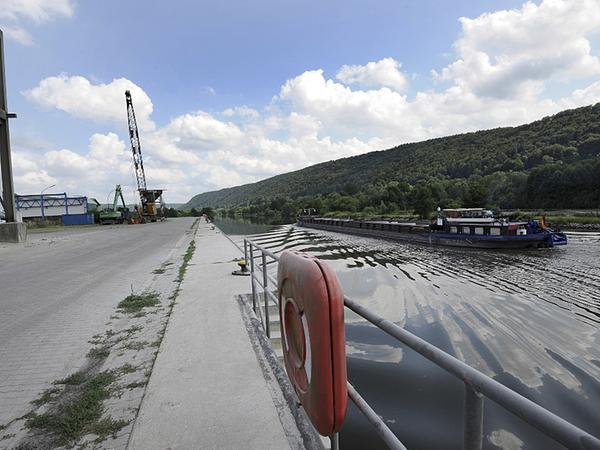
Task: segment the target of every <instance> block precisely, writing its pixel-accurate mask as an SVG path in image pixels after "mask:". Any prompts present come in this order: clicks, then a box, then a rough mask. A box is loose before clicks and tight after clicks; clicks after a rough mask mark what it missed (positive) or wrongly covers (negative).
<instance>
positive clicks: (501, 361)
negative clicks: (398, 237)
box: [219, 223, 600, 449]
mask: <svg viewBox="0 0 600 450" xmlns="http://www.w3.org/2000/svg"><path fill="white" fill-rule="evenodd" d="M219 226H221V227H222V229H223V231H225V232H226V233H228V234H230V235H231V237H232V239H233V240H234V241H237V242H242V240H243V235H245V234H248V235H249V236H250V237H251V238H252V239H253V240H256V241H257V242H259V243H261V244H262V245H264V246H265V247H267V248H269V249H270V250H272V251H274V252H281V251H284V250H295V251H300V252H306V253H309V254H311V255H314V256H317V257H318V258H320V259H322V260H326V261H327V262H328V263H329V264H330V265H331V266H332V267H333V268H334V269H335V270H336V273H337V275H338V278H339V280H340V283H341V285H342V287H343V289H344V293H345V295H347V296H348V297H351V298H353V299H355V300H358V301H359V302H360V303H361V304H363V305H365V306H367V307H368V308H371V309H373V310H374V311H376V312H377V313H378V314H380V315H382V316H384V317H386V318H388V319H390V320H392V321H394V322H396V323H398V324H399V325H401V326H402V327H404V328H405V329H407V330H409V331H410V332H412V333H414V334H416V335H417V336H420V337H421V338H423V339H425V340H427V341H429V342H431V343H432V344H434V345H436V346H437V347H439V348H441V349H443V350H444V351H446V352H448V353H450V354H452V355H453V356H455V357H457V358H459V359H460V360H462V361H464V362H466V363H467V364H469V365H471V366H472V367H475V368H477V369H478V370H480V371H481V372H483V373H485V374H487V375H489V376H490V377H492V378H494V379H495V380H497V381H499V382H500V383H502V384H504V385H506V386H508V387H510V388H512V389H514V390H516V391H517V392H519V393H520V394H522V395H524V396H525V397H527V398H529V399H531V400H533V401H535V402H536V403H538V404H540V405H542V406H543V407H545V408H547V409H549V410H550V411H552V412H554V413H556V414H558V415H559V416H561V417H563V418H565V419H566V420H568V421H570V422H572V423H574V424H575V425H577V426H579V427H581V428H583V429H584V430H586V431H588V432H590V433H592V434H595V435H600V329H599V328H600V233H569V235H568V236H569V244H568V245H567V246H566V247H562V248H555V249H540V250H527V251H497V250H494V251H492V250H473V249H456V248H445V247H428V246H420V245H415V244H409V243H398V242H390V241H385V240H379V239H375V238H367V237H356V236H350V235H344V234H339V233H333V232H326V231H318V230H310V229H303V228H298V227H294V226H289V225H285V226H257V225H252V226H253V227H254V228H252V229H244V225H243V224H234V223H229V224H226V223H224V224H219ZM236 227H237V228H236ZM346 338H347V356H348V358H347V362H348V377H349V380H350V382H351V383H352V384H353V385H354V386H355V387H356V388H357V390H358V391H359V392H360V393H361V394H362V395H363V397H364V398H365V399H366V400H367V401H368V402H369V403H370V404H371V405H372V406H373V407H374V409H375V410H376V411H377V413H378V414H379V415H380V416H382V417H383V419H384V420H385V422H386V423H387V424H388V426H390V428H391V429H392V430H393V431H394V432H395V433H396V435H397V436H399V437H400V438H401V440H402V441H403V443H404V444H405V445H406V446H407V447H408V448H410V449H439V448H444V449H459V448H462V434H463V428H462V421H463V419H462V416H463V396H464V388H463V384H462V382H460V381H458V380H456V379H455V378H453V377H452V376H451V375H449V374H447V373H446V372H445V371H444V370H442V369H440V368H438V367H437V366H435V365H434V364H433V363H430V362H429V361H428V360H426V359H425V358H423V357H422V356H420V355H418V354H417V353H415V352H414V351H412V350H411V349H409V348H407V347H405V346H404V345H402V344H400V343H399V342H397V341H396V340H394V339H393V338H391V337H389V336H387V335H386V334H384V333H383V332H382V331H380V330H379V329H377V328H376V327H374V326H372V325H370V324H369V323H367V322H365V321H364V320H363V319H361V318H360V317H358V316H356V315H355V314H354V313H352V312H351V311H349V310H347V309H346ZM484 408H485V416H484V436H485V441H484V448H488V449H496V448H505V449H554V448H563V447H562V446H560V445H558V444H556V443H554V441H552V440H550V439H548V438H546V437H544V436H543V435H541V434H540V433H539V432H537V431H536V430H535V429H533V428H532V427H530V426H529V425H527V424H526V423H524V422H523V421H521V420H520V419H518V418H516V417H515V416H513V415H512V414H510V413H508V412H505V411H504V410H503V409H501V408H500V407H498V406H497V405H495V404H494V403H493V402H491V401H488V400H486V401H485V406H484ZM340 440H341V445H342V448H345V449H364V448H370V449H371V448H385V446H384V444H383V443H382V442H381V441H380V440H379V438H378V437H377V436H376V435H375V433H374V432H373V429H372V428H371V426H370V425H369V423H367V422H366V420H365V419H364V418H363V417H362V415H361V414H360V412H358V411H357V410H356V409H355V408H354V407H353V405H351V407H350V408H349V411H348V416H347V419H346V423H345V425H344V427H343V430H342V433H341V438H340Z"/></svg>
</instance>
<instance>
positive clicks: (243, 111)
mask: <svg viewBox="0 0 600 450" xmlns="http://www.w3.org/2000/svg"><path fill="white" fill-rule="evenodd" d="M221 114H223V115H224V116H225V117H241V118H246V119H258V118H259V117H260V113H259V112H258V111H257V110H255V109H253V108H250V107H248V106H245V105H244V106H236V107H234V108H227V109H226V110H224V111H223V112H222V113H221Z"/></svg>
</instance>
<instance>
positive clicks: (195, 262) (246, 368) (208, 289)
mask: <svg viewBox="0 0 600 450" xmlns="http://www.w3.org/2000/svg"><path fill="white" fill-rule="evenodd" d="M240 256H241V253H240V250H239V249H238V248H236V246H235V245H234V244H233V243H232V242H231V241H230V240H229V239H228V238H227V237H226V236H224V235H223V234H222V233H221V232H220V231H219V230H218V229H217V228H216V227H214V226H213V225H211V224H206V223H204V222H203V223H202V224H200V226H199V228H198V231H197V234H196V251H195V253H194V256H193V258H192V260H191V261H190V265H189V267H188V270H187V273H186V276H185V279H184V281H183V283H182V285H181V292H180V294H179V297H178V299H177V302H176V304H175V305H174V307H173V311H172V314H171V317H170V319H169V323H168V326H167V329H166V333H165V336H164V338H163V341H162V343H161V346H160V349H159V353H158V356H157V359H156V361H155V364H154V368H153V370H152V375H151V377H150V380H149V383H148V386H147V388H146V393H145V396H144V398H143V400H142V405H141V408H140V411H139V413H138V416H137V419H136V422H135V425H134V428H133V432H132V435H131V438H130V440H129V446H128V448H130V449H173V450H174V449H196V448H203V449H204V448H219V449H241V448H244V449H285V448H294V449H298V448H305V442H307V439H306V436H305V435H304V437H303V435H302V433H301V432H300V431H298V425H297V423H296V421H295V420H294V419H293V417H295V415H297V411H290V408H289V406H288V405H289V403H286V402H285V401H284V400H283V395H282V391H281V388H280V386H279V384H278V383H277V381H276V380H275V378H276V377H272V376H265V374H264V373H263V370H264V364H262V365H261V363H260V361H259V360H258V359H257V354H256V353H255V349H256V344H255V343H254V344H253V342H251V336H249V333H250V332H249V331H247V329H246V328H247V323H246V324H245V323H244V319H243V318H242V316H243V314H242V312H241V311H240V306H239V305H238V301H237V300H236V296H237V295H239V294H241V293H244V292H249V291H250V279H249V277H236V276H233V275H231V272H232V270H235V269H236V264H235V260H236V259H237V258H239V257H240ZM261 366H263V367H262V368H261ZM308 441H310V439H308Z"/></svg>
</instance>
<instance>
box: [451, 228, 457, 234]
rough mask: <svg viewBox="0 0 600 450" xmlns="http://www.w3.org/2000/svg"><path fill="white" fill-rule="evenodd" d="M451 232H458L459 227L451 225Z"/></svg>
mask: <svg viewBox="0 0 600 450" xmlns="http://www.w3.org/2000/svg"><path fill="white" fill-rule="evenodd" d="M450 233H458V228H457V227H450Z"/></svg>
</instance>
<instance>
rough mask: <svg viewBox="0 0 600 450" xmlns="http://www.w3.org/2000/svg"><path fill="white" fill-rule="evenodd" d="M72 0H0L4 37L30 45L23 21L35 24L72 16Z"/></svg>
mask: <svg viewBox="0 0 600 450" xmlns="http://www.w3.org/2000/svg"><path fill="white" fill-rule="evenodd" d="M73 14H74V3H73V1H72V0H51V1H48V0H0V22H1V23H0V28H2V29H3V30H4V32H5V33H6V37H7V38H9V39H12V40H15V41H17V42H19V43H20V44H23V45H32V44H33V38H32V36H31V34H30V33H29V32H28V31H27V30H26V29H25V28H24V27H23V25H22V23H23V21H31V22H33V23H35V24H36V25H40V24H42V23H44V22H49V21H51V20H54V19H55V18H58V17H72V16H73Z"/></svg>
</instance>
